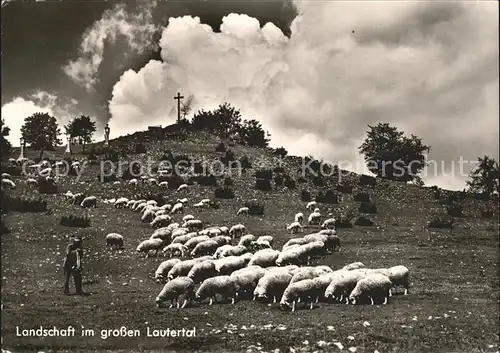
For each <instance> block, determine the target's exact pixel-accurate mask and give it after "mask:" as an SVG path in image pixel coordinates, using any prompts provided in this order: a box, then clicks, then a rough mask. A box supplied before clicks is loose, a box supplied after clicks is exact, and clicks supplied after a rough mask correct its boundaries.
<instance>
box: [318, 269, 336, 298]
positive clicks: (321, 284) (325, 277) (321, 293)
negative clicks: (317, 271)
mask: <svg viewBox="0 0 500 353" xmlns="http://www.w3.org/2000/svg"><path fill="white" fill-rule="evenodd" d="M341 271H343V270H337V271H333V272H327V273H324V274H322V275H320V276H318V277H315V278H313V281H314V287H315V289H316V294H317V296H316V303H317V302H318V301H319V299H320V298H322V299H325V291H326V289H327V288H328V286H329V285H330V284H331V283H332V281H333V280H334V279H335V276H337V273H339V272H341Z"/></svg>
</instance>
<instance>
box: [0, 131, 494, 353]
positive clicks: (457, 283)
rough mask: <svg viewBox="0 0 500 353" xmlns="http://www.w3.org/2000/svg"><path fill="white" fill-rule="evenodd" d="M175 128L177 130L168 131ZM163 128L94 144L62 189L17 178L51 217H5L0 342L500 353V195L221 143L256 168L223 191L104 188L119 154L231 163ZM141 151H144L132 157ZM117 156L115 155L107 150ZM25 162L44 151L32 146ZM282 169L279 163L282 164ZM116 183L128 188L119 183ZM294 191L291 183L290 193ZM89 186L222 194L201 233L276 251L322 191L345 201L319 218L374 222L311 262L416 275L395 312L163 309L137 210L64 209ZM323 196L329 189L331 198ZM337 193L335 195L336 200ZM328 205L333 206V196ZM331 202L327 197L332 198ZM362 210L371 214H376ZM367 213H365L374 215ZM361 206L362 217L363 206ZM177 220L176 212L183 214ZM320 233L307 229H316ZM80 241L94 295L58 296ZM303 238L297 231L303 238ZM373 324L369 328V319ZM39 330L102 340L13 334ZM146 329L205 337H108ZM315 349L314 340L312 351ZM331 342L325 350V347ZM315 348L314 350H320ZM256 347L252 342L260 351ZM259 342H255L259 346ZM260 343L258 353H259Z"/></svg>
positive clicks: (67, 347)
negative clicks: (329, 169) (219, 230)
mask: <svg viewBox="0 0 500 353" xmlns="http://www.w3.org/2000/svg"><path fill="white" fill-rule="evenodd" d="M170 130H175V128H172V127H171V128H170ZM170 130H169V129H166V132H167V135H166V138H165V139H158V138H157V137H155V136H153V135H152V134H151V133H148V132H140V133H136V134H133V135H129V136H122V137H120V138H117V139H115V140H111V148H110V149H109V150H107V149H105V148H104V147H103V146H102V143H96V144H93V145H89V146H87V149H88V151H89V152H90V153H91V159H92V161H93V162H92V163H90V164H89V165H88V166H87V169H86V170H85V172H84V174H83V176H82V177H81V178H80V179H79V180H77V178H76V177H75V176H67V177H63V178H61V179H60V181H59V182H58V190H57V193H56V194H41V195H39V192H38V191H37V190H36V189H30V188H28V187H27V186H26V185H25V184H24V183H23V182H22V181H23V180H24V179H25V177H24V176H21V175H15V174H16V168H11V167H9V168H7V167H6V161H5V159H6V158H8V157H15V158H16V157H17V156H18V153H19V151H18V150H16V149H13V151H12V156H4V161H3V168H2V169H4V170H8V171H11V172H12V173H11V174H12V176H13V177H12V179H13V180H14V182H15V183H16V184H17V186H18V187H17V188H16V189H15V190H8V191H6V193H7V194H8V195H9V196H11V197H22V196H29V197H31V196H35V197H38V196H40V197H42V199H46V200H47V202H48V211H47V212H41V213H22V212H14V211H11V212H9V213H8V214H6V215H5V217H4V218H5V225H6V227H7V228H8V230H9V233H8V234H2V240H1V241H2V244H1V245H2V269H3V271H2V272H3V273H2V298H3V301H2V302H3V305H4V306H3V313H2V314H3V315H2V328H3V346H4V347H5V348H6V349H11V350H13V351H14V352H20V351H28V350H34V349H36V350H47V349H53V350H55V349H58V351H68V352H69V351H76V350H78V351H99V350H102V349H108V350H118V349H124V350H125V349H127V351H130V349H135V348H136V351H144V350H146V349H148V350H149V349H156V350H161V351H163V352H164V351H166V349H168V350H169V351H195V350H197V351H209V352H222V351H228V352H240V351H241V352H244V351H247V349H249V347H250V346H254V348H250V351H261V352H269V351H273V350H275V349H280V352H288V351H289V347H291V348H294V349H295V350H296V351H301V350H300V349H304V350H307V351H311V352H312V351H315V350H324V351H325V352H331V351H336V350H338V348H337V347H335V345H334V342H335V341H337V342H341V343H342V345H343V346H344V347H345V348H344V349H347V348H348V347H356V348H357V352H374V351H375V350H378V351H379V352H388V351H397V352H436V351H440V352H452V351H455V352H456V351H464V352H465V351H467V352H471V351H483V352H494V351H497V350H498V346H499V338H498V326H499V322H498V314H499V312H498V304H499V302H498V293H499V289H500V288H499V282H498V277H497V271H498V245H499V236H498V226H499V224H498V200H487V201H484V200H481V199H479V198H478V197H477V195H470V194H463V193H459V192H451V191H445V190H440V191H438V189H436V188H431V187H421V186H417V185H409V184H405V183H401V182H394V181H388V180H383V179H378V178H377V179H376V178H371V177H368V176H360V175H357V174H355V173H349V172H346V171H337V175H338V173H340V174H341V175H342V179H341V182H340V183H338V182H337V181H338V178H335V177H328V178H324V179H321V178H320V179H321V180H320V179H314V178H313V177H312V176H302V175H301V173H300V169H301V165H302V163H304V160H303V159H302V158H301V157H292V156H288V157H287V158H285V159H284V160H283V161H282V164H280V165H278V160H277V158H276V155H275V153H274V152H273V150H272V149H260V148H250V147H247V146H243V145H240V144H237V143H232V142H230V141H228V140H225V141H224V142H225V147H226V150H231V151H232V153H233V154H234V158H235V159H240V158H242V157H244V156H246V158H247V160H248V162H249V163H250V164H251V165H252V167H251V168H248V169H246V170H245V171H243V172H242V173H241V174H240V173H232V175H231V177H230V181H227V179H228V178H226V181H224V177H218V178H216V181H217V185H212V186H202V185H197V184H196V182H195V180H194V179H193V180H191V181H190V180H188V179H189V178H186V180H185V181H186V182H188V183H190V184H191V185H190V187H189V191H188V192H187V193H179V192H177V191H175V190H173V189H171V190H162V189H161V188H159V187H157V186H148V187H145V186H138V187H134V186H129V185H127V184H126V182H122V183H121V184H120V185H115V184H113V182H107V183H101V182H100V181H99V175H100V165H99V161H102V160H104V159H106V157H109V156H110V155H113V156H115V157H117V158H118V160H117V161H125V162H128V163H130V162H131V161H141V163H144V164H146V162H147V160H148V158H149V159H152V160H154V161H160V160H162V159H163V158H162V157H164V156H169V152H172V153H173V155H176V156H181V157H186V158H187V157H196V158H202V157H204V158H205V159H206V160H208V161H213V160H216V159H219V158H222V157H224V156H225V155H226V153H227V152H217V151H216V146H217V145H218V144H219V142H220V141H219V139H218V138H217V137H215V136H213V135H210V134H205V133H196V134H186V133H183V132H182V131H170ZM138 151H142V152H143V153H135V152H138ZM74 152H75V153H74V154H73V156H71V159H72V160H78V159H81V160H86V158H87V155H84V154H81V153H80V151H79V149H78V148H75V149H74ZM111 152H112V153H111ZM27 154H28V156H27V157H28V158H35V157H36V156H38V151H32V150H28V151H27ZM51 156H52V157H53V158H54V159H55V160H59V159H62V158H64V148H56V150H55V151H54V152H53V153H52V155H51ZM276 168H281V169H276ZM261 169H271V170H272V171H273V179H272V182H271V190H270V191H262V190H256V189H255V184H256V178H255V173H256V172H257V171H258V170H261ZM276 175H283V180H288V181H290V180H292V181H293V183H292V182H290V183H289V184H288V185H289V187H288V188H284V187H283V186H281V185H280V186H276V180H275V179H274V177H275V176H276ZM118 180H121V179H120V178H119V177H118ZM293 184H295V187H292V186H293ZM224 186H226V187H227V188H229V189H231V190H232V191H233V193H234V197H233V198H227V199H225V198H215V197H214V192H215V190H216V189H217V188H223V187H224ZM68 190H69V191H72V192H83V193H85V194H86V195H95V196H97V197H98V198H99V199H101V200H102V199H107V198H116V197H121V196H124V197H129V198H134V197H138V196H142V195H149V196H158V197H160V196H162V197H163V198H164V200H165V201H171V200H176V199H177V198H180V197H181V195H182V197H187V198H188V199H189V201H190V203H191V204H192V203H194V202H198V201H199V200H201V199H203V198H210V199H214V200H216V203H217V204H218V208H213V209H208V210H205V211H202V212H199V213H198V212H197V211H195V210H194V209H192V208H188V210H186V214H188V213H192V214H194V215H195V216H196V217H198V218H199V219H201V220H202V221H203V222H204V223H205V225H206V226H209V225H233V224H237V223H244V224H245V225H246V226H247V229H248V230H249V232H250V233H252V234H255V235H272V236H274V237H275V239H276V242H277V244H276V245H275V248H278V249H280V248H281V246H282V245H283V243H284V242H286V241H287V240H288V239H290V238H292V237H295V236H296V235H291V234H289V233H287V231H286V229H285V226H286V224H288V223H290V222H291V221H292V220H293V216H294V214H295V213H296V212H299V211H301V212H304V214H306V210H305V205H306V199H307V197H306V196H307V195H306V193H304V192H303V190H306V191H308V192H309V193H310V194H311V199H314V198H315V197H316V196H318V194H319V193H320V192H322V193H323V194H324V193H326V191H327V190H332V193H333V194H336V193H339V194H342V196H343V201H342V202H339V203H325V202H320V204H319V207H320V209H321V211H322V213H324V214H327V213H330V212H331V213H333V214H334V215H335V216H336V217H340V216H342V217H345V216H347V215H348V214H351V215H352V217H353V218H352V223H354V222H355V221H356V220H357V219H358V217H360V216H363V217H365V218H366V219H369V220H371V221H373V225H372V226H361V225H353V226H352V227H349V228H339V229H338V230H337V234H338V235H339V237H340V239H341V244H342V251H340V252H336V253H333V254H330V255H328V256H327V257H325V258H322V259H319V260H317V261H315V264H322V265H328V266H331V267H332V268H334V269H336V268H339V267H342V266H344V265H345V264H348V263H350V262H355V261H361V262H363V263H365V264H366V265H367V266H369V267H390V266H393V265H398V264H402V265H405V266H407V267H408V268H409V269H410V271H411V277H410V278H411V286H412V287H411V290H410V295H408V296H403V295H396V296H394V297H393V298H391V301H390V302H389V304H388V305H387V306H355V307H354V306H350V305H349V306H346V305H338V304H324V303H320V304H319V307H317V308H315V309H314V310H299V311H297V312H294V313H291V312H284V311H281V310H280V309H279V308H278V307H276V306H272V307H269V306H267V305H265V304H259V303H255V302H249V301H240V302H238V303H237V304H235V305H234V306H232V305H229V304H217V305H216V306H212V307H209V306H208V305H206V304H203V305H201V306H196V307H191V308H187V309H157V308H156V307H155V305H154V298H155V296H156V295H157V294H158V292H159V291H160V290H161V285H158V284H157V283H155V282H154V280H153V273H154V271H155V269H156V267H157V266H158V264H159V263H160V262H161V261H162V260H163V258H162V257H158V258H149V259H143V258H139V256H138V255H137V254H136V253H135V247H136V246H137V245H138V244H139V242H140V241H142V240H144V239H147V238H149V236H150V235H151V233H152V230H151V228H150V227H149V225H148V224H143V223H141V221H140V217H139V215H138V214H137V213H133V212H132V211H130V210H117V209H114V208H113V207H112V205H107V204H104V203H99V205H98V207H97V208H96V209H91V210H83V209H81V208H80V207H79V206H73V205H69V204H68V203H67V201H66V200H65V199H64V197H63V194H64V193H65V192H66V191H68ZM363 193H365V194H367V195H366V196H367V197H369V198H370V199H371V200H372V201H373V203H374V204H375V206H376V209H374V208H373V207H371V212H373V213H367V212H360V209H359V207H360V205H361V204H362V202H361V201H358V200H361V199H362V198H363V197H366V196H362V195H361V196H360V194H363ZM323 196H325V195H323ZM327 199H328V198H327ZM249 200H257V202H258V203H259V204H260V205H261V206H263V207H264V210H263V214H258V215H251V216H250V217H248V218H246V217H238V216H236V211H237V210H238V208H239V207H242V206H243V205H244V203H245V202H246V201H249ZM329 200H330V202H333V201H331V199H329ZM327 201H328V200H327ZM457 205H459V206H461V207H462V209H463V215H462V216H461V217H454V223H453V228H452V229H433V228H428V222H429V221H432V220H434V219H435V218H436V217H440V218H442V219H449V218H451V216H449V215H447V209H448V207H456V206H457ZM368 206H369V205H365V206H363V207H368ZM368 208H370V207H368ZM361 211H366V209H363V208H362V209H361ZM63 215H78V216H82V215H86V216H88V217H89V219H90V227H88V228H69V227H64V226H62V225H60V224H59V221H60V217H61V216H63ZM177 218H178V216H177ZM315 230H317V227H309V228H308V229H306V231H305V232H306V233H305V234H308V233H313V232H314V231H315ZM111 232H117V233H120V234H122V235H123V236H124V238H125V249H124V250H122V251H118V252H116V251H110V250H107V249H106V248H105V242H104V236H105V235H106V234H107V233H111ZM75 234H79V235H82V236H83V237H84V245H85V249H86V254H87V255H86V259H85V262H84V288H85V290H87V291H89V292H91V293H92V294H91V295H90V296H87V297H76V296H69V297H68V296H65V295H63V292H62V284H63V276H62V268H61V264H62V261H63V255H62V254H63V252H64V248H65V246H66V245H67V242H68V237H70V236H73V235H75ZM301 235H302V234H301ZM365 322H368V323H369V325H366V324H365V325H364V323H365ZM40 325H43V326H49V327H52V326H53V325H56V326H57V327H62V328H65V327H67V326H68V325H73V326H75V327H77V328H79V329H80V328H81V327H85V328H94V329H96V335H95V336H94V337H86V338H82V337H68V338H64V339H62V338H60V337H48V338H46V339H39V338H32V337H16V326H19V327H21V328H36V327H38V326H40ZM121 326H126V327H127V328H129V329H139V330H141V332H142V333H145V332H146V328H147V327H150V328H154V329H166V328H171V329H177V328H180V329H182V328H183V327H184V328H192V327H193V326H195V327H196V330H197V337H195V338H178V339H173V338H170V339H159V338H146V337H144V335H143V336H142V337H127V338H116V337H110V338H107V339H102V338H101V337H100V335H99V333H98V332H99V330H102V329H119V328H120V327H121ZM306 341H307V343H305V342H306ZM322 341H324V343H323V342H322ZM318 342H319V343H318ZM255 347H257V348H255ZM259 347H260V348H259ZM252 349H253V350H252Z"/></svg>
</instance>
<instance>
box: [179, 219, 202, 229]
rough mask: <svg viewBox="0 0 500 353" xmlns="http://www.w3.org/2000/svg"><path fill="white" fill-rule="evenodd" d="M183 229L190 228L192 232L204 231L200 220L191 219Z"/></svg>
mask: <svg viewBox="0 0 500 353" xmlns="http://www.w3.org/2000/svg"><path fill="white" fill-rule="evenodd" d="M182 227H183V228H188V229H189V230H190V231H191V232H192V231H195V230H198V231H200V230H202V229H203V222H202V221H200V220H199V219H191V220H189V221H187V222H186V223H184V224H183V225H182Z"/></svg>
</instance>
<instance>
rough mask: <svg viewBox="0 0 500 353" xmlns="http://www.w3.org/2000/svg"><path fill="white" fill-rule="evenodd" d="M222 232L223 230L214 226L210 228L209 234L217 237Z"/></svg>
mask: <svg viewBox="0 0 500 353" xmlns="http://www.w3.org/2000/svg"><path fill="white" fill-rule="evenodd" d="M222 234H223V233H222V231H221V230H220V229H218V228H213V229H209V230H208V235H209V236H211V237H217V236H219V235H222Z"/></svg>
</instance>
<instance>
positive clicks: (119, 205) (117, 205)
mask: <svg viewBox="0 0 500 353" xmlns="http://www.w3.org/2000/svg"><path fill="white" fill-rule="evenodd" d="M128 202H129V199H127V198H126V197H120V198H119V199H118V200H116V201H115V204H114V206H115V208H125V207H126V205H127V203H128Z"/></svg>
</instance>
